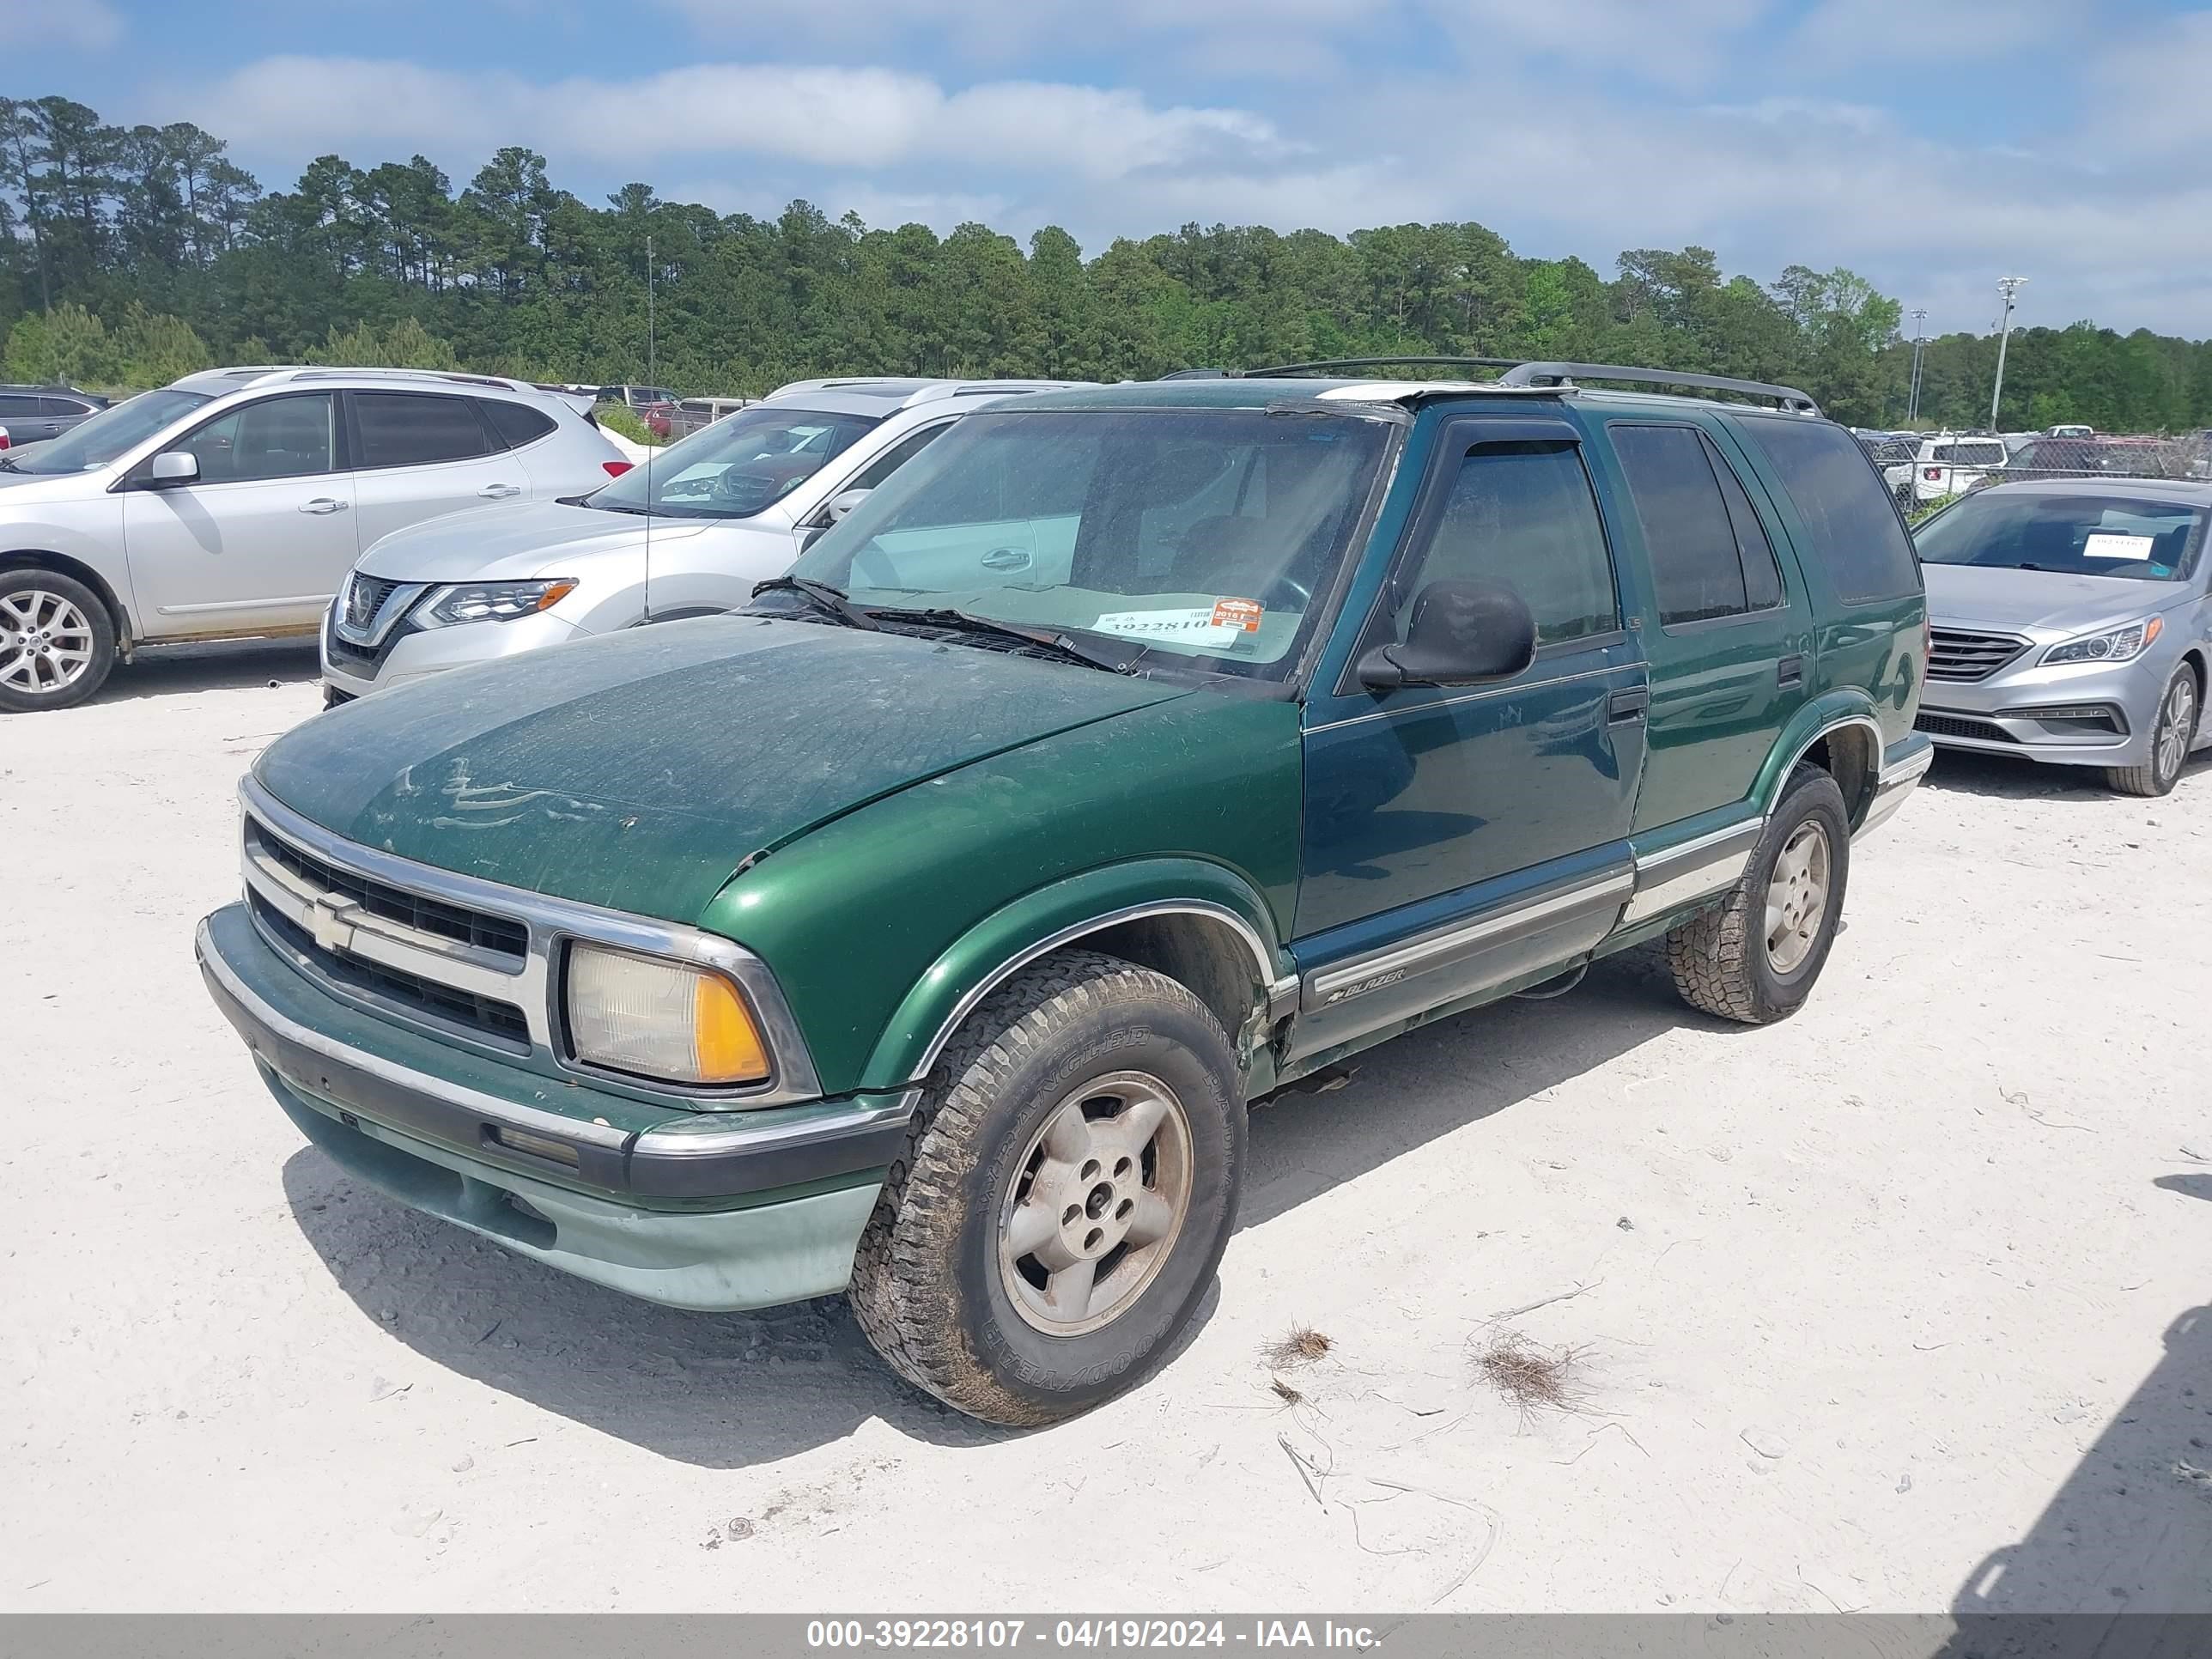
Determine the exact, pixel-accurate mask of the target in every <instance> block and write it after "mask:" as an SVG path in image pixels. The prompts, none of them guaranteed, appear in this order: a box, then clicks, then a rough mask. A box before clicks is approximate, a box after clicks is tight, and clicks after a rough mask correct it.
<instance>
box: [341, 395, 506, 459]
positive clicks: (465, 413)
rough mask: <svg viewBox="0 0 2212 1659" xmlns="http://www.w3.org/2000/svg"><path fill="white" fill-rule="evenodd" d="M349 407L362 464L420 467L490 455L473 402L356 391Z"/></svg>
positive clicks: (488, 443)
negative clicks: (352, 415)
mask: <svg viewBox="0 0 2212 1659" xmlns="http://www.w3.org/2000/svg"><path fill="white" fill-rule="evenodd" d="M353 409H354V420H355V421H356V423H357V424H358V426H359V428H360V430H361V464H362V465H363V466H421V465H423V464H424V463H425V462H428V461H464V460H468V459H471V458H472V457H475V456H477V455H488V454H489V453H491V442H490V441H489V439H488V438H487V437H486V436H485V435H484V428H483V422H482V421H480V420H478V419H477V408H476V402H475V400H474V399H473V398H441V397H440V396H438V395H437V394H436V393H435V392H355V393H354V394H353Z"/></svg>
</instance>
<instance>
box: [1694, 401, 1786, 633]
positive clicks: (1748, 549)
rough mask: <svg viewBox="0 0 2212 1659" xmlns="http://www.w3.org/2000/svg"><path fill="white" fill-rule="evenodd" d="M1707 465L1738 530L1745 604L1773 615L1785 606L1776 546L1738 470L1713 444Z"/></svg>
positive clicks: (1737, 547)
mask: <svg viewBox="0 0 2212 1659" xmlns="http://www.w3.org/2000/svg"><path fill="white" fill-rule="evenodd" d="M1705 463H1706V465H1709V466H1711V468H1712V470H1713V477H1715V478H1716V479H1717V480H1718V481H1719V483H1720V487H1721V497H1722V499H1723V500H1724V501H1726V502H1727V503H1728V515H1729V523H1730V524H1731V525H1733V526H1735V550H1736V556H1737V557H1738V558H1739V559H1741V561H1742V562H1743V597H1744V602H1745V603H1746V604H1747V605H1749V606H1750V607H1751V608H1752V609H1753V611H1771V610H1772V609H1773V608H1774V607H1775V606H1776V605H1780V604H1781V603H1782V567H1781V566H1780V565H1779V564H1778V563H1777V562H1775V557H1774V546H1773V544H1772V543H1771V542H1769V541H1768V540H1767V539H1766V530H1765V526H1763V525H1761V524H1760V523H1759V514H1758V513H1755V512H1753V510H1752V505H1751V497H1750V496H1748V495H1745V494H1744V493H1743V483H1742V481H1741V479H1739V478H1738V477H1736V476H1735V468H1734V467H1732V466H1730V465H1729V464H1728V461H1727V459H1726V458H1725V457H1723V455H1722V454H1721V453H1720V452H1719V451H1718V450H1717V449H1715V448H1714V447H1712V445H1711V443H1710V442H1708V443H1707V444H1706V445H1705Z"/></svg>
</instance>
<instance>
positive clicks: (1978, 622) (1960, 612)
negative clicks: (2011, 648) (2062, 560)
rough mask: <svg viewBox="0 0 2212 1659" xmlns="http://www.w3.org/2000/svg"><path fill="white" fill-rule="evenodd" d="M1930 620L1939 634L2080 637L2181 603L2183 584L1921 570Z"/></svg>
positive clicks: (1941, 567)
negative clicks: (1948, 630) (2018, 632)
mask: <svg viewBox="0 0 2212 1659" xmlns="http://www.w3.org/2000/svg"><path fill="white" fill-rule="evenodd" d="M1920 574H1921V575H1922V577H1923V580H1925V581H1926V582H1927V585H1928V620H1929V623H1931V624H1933V625H1934V626H1936V627H1937V628H1945V627H1959V628H1973V627H1985V628H2003V629H2041V630H2045V631H2048V632H2050V633H2053V634H2060V635H2073V634H2086V633H2088V632H2090V631H2091V630H2093V629H2096V628H2097V627H2099V626H2100V624H2103V623H2115V624H2117V623H2125V622H2130V621H2132V620H2133V619H2135V618H2136V617H2147V616H2149V615H2150V614H2151V613H2152V612H2154V611H2164V610H2166V609H2168V608H2169V607H2171V606H2172V605H2179V604H2182V603H2183V602H2184V601H2185V600H2186V599H2188V598H2189V595H2190V584H2188V583H2187V582H2160V581H2146V580H2142V578H2140V577H2134V576H2128V577H2120V576H2074V575H2067V574H2063V573H2061V572H2058V571H2056V570H2006V569H2002V568H1997V567H1996V566H1993V565H1972V564H1923V565H1922V566H1921V567H1920Z"/></svg>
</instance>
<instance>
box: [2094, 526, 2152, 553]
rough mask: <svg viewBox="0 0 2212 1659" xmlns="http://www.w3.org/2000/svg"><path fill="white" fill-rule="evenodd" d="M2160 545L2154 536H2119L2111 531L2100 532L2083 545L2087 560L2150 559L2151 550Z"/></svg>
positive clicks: (2095, 533)
mask: <svg viewBox="0 0 2212 1659" xmlns="http://www.w3.org/2000/svg"><path fill="white" fill-rule="evenodd" d="M2157 545H2158V541H2157V538H2155V537H2152V536H2118V535H2115V534H2113V533H2112V532H2111V531H2109V530H2100V531H2097V532H2094V533H2093V534H2092V535H2091V536H2090V538H2089V539H2088V540H2087V541H2086V542H2083V543H2082V544H2081V556H2082V557H2083V558H2085V559H2148V557H2150V551H2151V549H2153V548H2154V547H2155V546H2157Z"/></svg>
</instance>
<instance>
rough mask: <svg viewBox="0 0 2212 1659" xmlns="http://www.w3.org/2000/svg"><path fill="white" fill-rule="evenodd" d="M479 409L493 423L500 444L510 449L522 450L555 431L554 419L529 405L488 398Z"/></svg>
mask: <svg viewBox="0 0 2212 1659" xmlns="http://www.w3.org/2000/svg"><path fill="white" fill-rule="evenodd" d="M477 407H478V408H479V409H481V410H483V413H484V417H485V418H486V419H487V420H489V422H491V427H492V430H493V431H494V432H496V433H497V434H498V435H499V441H500V442H501V444H502V445H503V446H505V447H507V448H508V449H520V448H521V447H523V445H525V444H534V443H536V442H537V441H538V440H539V439H540V438H542V437H544V435H546V434H547V433H549V432H550V431H551V430H552V429H553V417H552V416H550V415H548V414H547V413H546V412H545V411H544V410H542V409H532V408H531V407H530V406H529V405H528V404H510V403H505V402H502V401H501V399H499V398H485V399H484V400H483V402H482V403H481V404H478V405H477Z"/></svg>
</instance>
